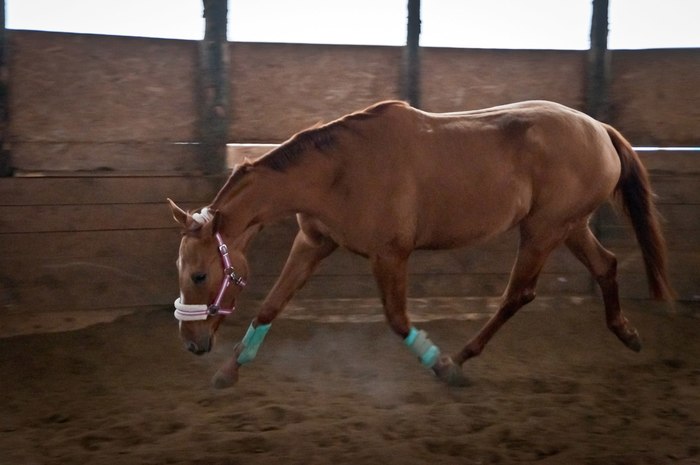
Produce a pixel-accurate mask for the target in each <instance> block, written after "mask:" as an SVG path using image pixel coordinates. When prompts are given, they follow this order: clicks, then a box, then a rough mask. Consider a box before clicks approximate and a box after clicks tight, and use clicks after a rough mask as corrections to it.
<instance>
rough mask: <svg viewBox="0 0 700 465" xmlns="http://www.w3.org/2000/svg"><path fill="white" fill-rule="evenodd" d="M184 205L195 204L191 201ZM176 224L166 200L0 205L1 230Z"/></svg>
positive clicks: (138, 226) (104, 228) (140, 226)
mask: <svg viewBox="0 0 700 465" xmlns="http://www.w3.org/2000/svg"><path fill="white" fill-rule="evenodd" d="M181 206H183V207H184V208H194V207H195V205H190V204H182V205H181ZM197 206H199V205H197ZM172 227H173V219H172V215H171V213H170V211H169V209H168V207H167V206H166V205H165V203H163V202H159V203H145V204H132V205H129V204H116V205H41V206H32V207H24V206H0V234H5V233H35V232H68V231H106V230H120V229H158V228H172Z"/></svg>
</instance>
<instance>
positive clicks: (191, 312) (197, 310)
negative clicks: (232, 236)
mask: <svg viewBox="0 0 700 465" xmlns="http://www.w3.org/2000/svg"><path fill="white" fill-rule="evenodd" d="M214 237H216V242H217V243H218V249H219V254H220V255H221V263H222V265H223V267H224V277H223V279H222V281H221V286H219V293H218V294H217V295H216V298H215V299H214V302H212V303H211V304H210V305H205V304H198V305H192V304H183V303H182V297H178V298H177V300H175V318H177V319H178V320H180V321H193V320H206V319H207V317H208V316H209V315H217V314H221V315H229V314H231V313H233V311H234V310H235V309H236V308H235V307H233V308H221V301H222V300H223V298H224V292H226V289H228V287H229V286H230V285H231V284H235V285H237V286H240V287H244V286H245V285H246V281H245V279H243V277H241V276H238V274H236V271H235V270H234V268H233V265H231V259H230V258H229V256H228V247H226V244H224V240H223V239H222V238H221V234H219V233H216V234H215V236H214Z"/></svg>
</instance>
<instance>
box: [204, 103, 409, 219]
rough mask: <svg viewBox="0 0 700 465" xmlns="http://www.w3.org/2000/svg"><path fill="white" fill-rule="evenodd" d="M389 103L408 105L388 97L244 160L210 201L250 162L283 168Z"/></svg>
mask: <svg viewBox="0 0 700 465" xmlns="http://www.w3.org/2000/svg"><path fill="white" fill-rule="evenodd" d="M392 107H408V104H407V103H406V102H402V101H398V100H387V101H384V102H379V103H376V104H374V105H372V106H370V107H367V108H365V109H364V110H361V111H358V112H355V113H350V114H348V115H345V116H343V117H342V118H339V119H337V120H335V121H331V122H330V123H326V124H322V125H316V126H312V127H310V128H308V129H305V130H303V131H300V132H298V133H296V134H295V135H293V136H292V137H291V138H290V139H288V140H287V141H286V142H284V143H282V144H281V145H280V146H279V147H277V148H275V149H273V150H271V151H269V152H268V153H267V154H265V155H263V156H262V157H260V158H259V159H258V160H256V161H254V162H252V163H251V162H246V163H244V164H242V165H239V166H238V167H236V168H235V169H234V171H233V173H231V177H230V178H229V179H228V181H227V182H226V184H225V185H224V187H222V188H221V190H220V191H219V193H218V194H217V195H216V198H215V199H214V201H213V202H212V205H214V204H217V202H218V201H219V200H220V199H221V198H223V197H225V196H226V194H227V192H228V191H229V190H230V189H231V188H232V187H233V186H234V185H236V184H237V182H238V181H239V180H240V179H241V178H242V177H243V176H244V175H245V174H246V172H248V169H249V168H250V167H252V166H263V167H266V168H270V169H272V170H274V171H279V172H284V171H286V170H287V169H288V168H289V167H291V166H294V165H296V164H297V163H298V162H299V160H301V159H302V158H303V156H304V154H305V153H308V151H309V150H308V149H310V148H314V149H316V150H317V151H320V152H324V151H326V150H328V149H330V148H332V147H335V146H336V145H337V143H338V134H339V132H340V131H342V130H348V129H353V128H354V127H355V123H357V122H362V121H366V120H370V119H373V118H375V117H377V116H379V115H381V114H383V113H384V112H385V111H386V110H387V109H389V108H392Z"/></svg>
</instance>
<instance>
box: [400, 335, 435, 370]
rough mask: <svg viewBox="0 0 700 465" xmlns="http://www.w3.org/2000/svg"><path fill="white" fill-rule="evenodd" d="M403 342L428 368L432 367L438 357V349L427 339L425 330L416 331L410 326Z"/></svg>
mask: <svg viewBox="0 0 700 465" xmlns="http://www.w3.org/2000/svg"><path fill="white" fill-rule="evenodd" d="M403 342H404V343H405V344H406V345H407V346H408V348H409V349H410V350H411V352H413V353H414V354H415V355H416V356H417V357H418V358H419V359H420V362H421V363H422V364H423V365H424V366H426V367H428V368H432V367H433V365H435V364H436V363H437V361H438V359H439V358H440V349H438V348H437V346H436V345H435V344H433V341H431V340H430V339H428V335H427V334H426V332H425V331H418V330H417V329H416V328H413V327H412V328H411V330H410V331H409V333H408V336H406V339H404V341H403Z"/></svg>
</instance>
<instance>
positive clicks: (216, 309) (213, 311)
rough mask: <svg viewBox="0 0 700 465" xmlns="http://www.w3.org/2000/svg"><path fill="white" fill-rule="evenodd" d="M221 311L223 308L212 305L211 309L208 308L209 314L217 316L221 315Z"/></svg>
mask: <svg viewBox="0 0 700 465" xmlns="http://www.w3.org/2000/svg"><path fill="white" fill-rule="evenodd" d="M219 310H221V307H219V306H218V305H215V304H211V305H210V306H209V307H207V314H209V315H216V314H217V313H219Z"/></svg>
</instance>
